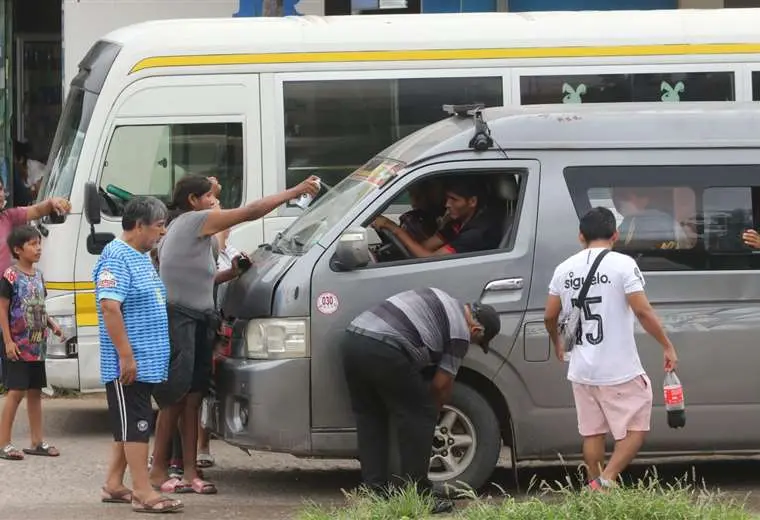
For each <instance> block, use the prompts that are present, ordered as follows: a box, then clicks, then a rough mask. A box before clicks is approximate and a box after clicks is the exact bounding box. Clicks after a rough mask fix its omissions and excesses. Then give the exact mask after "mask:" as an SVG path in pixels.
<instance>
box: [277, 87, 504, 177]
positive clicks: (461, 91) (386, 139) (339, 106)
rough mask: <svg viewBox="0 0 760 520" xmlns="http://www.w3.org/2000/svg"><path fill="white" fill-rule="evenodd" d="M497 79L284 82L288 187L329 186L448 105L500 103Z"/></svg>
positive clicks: (431, 120) (437, 117) (435, 118)
mask: <svg viewBox="0 0 760 520" xmlns="http://www.w3.org/2000/svg"><path fill="white" fill-rule="evenodd" d="M502 84H503V80H502V77H501V76H494V77H469V78H403V79H362V80H320V81H286V82H285V83H284V84H283V99H284V105H285V114H284V119H285V164H286V184H287V187H288V188H290V187H292V186H295V185H296V184H298V183H299V182H301V181H302V180H304V179H306V178H307V177H308V176H309V175H318V176H319V177H320V178H321V179H322V180H323V181H324V182H325V183H327V184H328V185H329V186H335V184H337V183H338V182H340V181H341V180H342V179H343V178H344V177H345V176H347V175H348V174H350V173H351V172H353V171H354V170H356V169H357V168H358V167H359V166H361V165H362V164H364V162H365V161H366V160H367V157H372V156H374V155H375V154H376V153H377V152H378V151H380V150H383V149H385V148H386V147H388V146H390V145H391V144H392V143H393V142H395V141H397V140H398V139H401V138H402V137H406V136H407V135H409V134H411V133H413V132H415V131H417V130H419V129H420V128H422V127H424V126H426V125H428V124H430V123H434V122H436V121H439V120H441V119H444V118H445V117H447V114H446V113H444V112H443V109H442V106H443V105H444V104H451V103H455V104H456V103H460V104H463V103H485V105H486V106H501V105H503V104H504V95H503V89H502Z"/></svg>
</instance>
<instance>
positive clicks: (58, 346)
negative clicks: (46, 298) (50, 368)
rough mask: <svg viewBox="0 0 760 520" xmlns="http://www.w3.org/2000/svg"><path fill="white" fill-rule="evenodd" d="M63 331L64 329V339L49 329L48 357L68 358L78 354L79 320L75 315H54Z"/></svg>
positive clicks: (52, 316)
mask: <svg viewBox="0 0 760 520" xmlns="http://www.w3.org/2000/svg"><path fill="white" fill-rule="evenodd" d="M50 317H51V318H53V319H54V320H55V322H56V323H57V324H58V326H59V327H61V331H63V341H61V340H60V338H58V336H56V335H55V334H53V331H50V330H49V331H48V336H47V357H49V358H52V359H66V358H68V357H76V356H77V322H76V319H75V318H74V316H71V315H67V316H54V315H51V316H50Z"/></svg>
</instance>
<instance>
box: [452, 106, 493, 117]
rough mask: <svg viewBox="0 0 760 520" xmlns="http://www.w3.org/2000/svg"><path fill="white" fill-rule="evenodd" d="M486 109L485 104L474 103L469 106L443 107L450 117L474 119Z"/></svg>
mask: <svg viewBox="0 0 760 520" xmlns="http://www.w3.org/2000/svg"><path fill="white" fill-rule="evenodd" d="M485 107H486V105H485V103H472V104H469V105H443V111H444V112H446V113H447V114H449V115H450V116H459V117H468V116H469V117H474V116H475V114H477V113H478V112H480V111H481V110H483V109H484V108H485Z"/></svg>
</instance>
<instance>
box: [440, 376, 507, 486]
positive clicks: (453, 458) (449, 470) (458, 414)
mask: <svg viewBox="0 0 760 520" xmlns="http://www.w3.org/2000/svg"><path fill="white" fill-rule="evenodd" d="M500 451H501V433H500V430H499V421H498V420H497V419H496V415H495V414H494V412H493V409H492V408H491V406H490V405H489V404H488V401H486V400H485V398H484V397H483V396H482V395H480V394H479V393H478V392H476V391H475V390H473V389H472V388H470V387H469V386H465V385H463V384H461V383H456V384H455V385H454V391H453V394H452V399H451V403H450V404H449V405H446V406H444V407H443V410H442V411H441V414H440V416H439V419H438V425H437V426H436V428H435V435H434V437H433V450H432V453H431V457H430V473H429V478H430V480H431V481H432V482H433V484H434V486H435V488H436V490H437V491H439V492H441V493H447V494H450V495H455V494H456V490H457V489H467V488H471V489H473V490H477V489H479V488H481V487H482V486H483V485H484V484H486V482H487V481H488V479H489V477H490V476H491V475H492V474H493V471H494V469H495V468H496V464H497V463H498V461H499V453H500Z"/></svg>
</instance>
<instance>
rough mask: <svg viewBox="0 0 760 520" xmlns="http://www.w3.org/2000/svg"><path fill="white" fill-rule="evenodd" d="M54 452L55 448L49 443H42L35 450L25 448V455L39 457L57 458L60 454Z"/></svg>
mask: <svg viewBox="0 0 760 520" xmlns="http://www.w3.org/2000/svg"><path fill="white" fill-rule="evenodd" d="M52 450H55V446H51V445H50V444H48V443H47V442H41V443H39V444H38V445H37V446H35V447H34V448H24V453H26V454H27V455H37V456H39V457H57V456H59V455H60V453H53V452H52ZM56 451H58V450H56Z"/></svg>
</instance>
